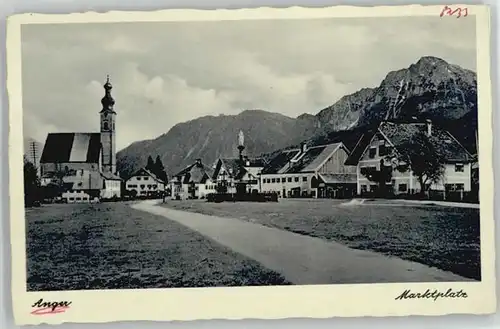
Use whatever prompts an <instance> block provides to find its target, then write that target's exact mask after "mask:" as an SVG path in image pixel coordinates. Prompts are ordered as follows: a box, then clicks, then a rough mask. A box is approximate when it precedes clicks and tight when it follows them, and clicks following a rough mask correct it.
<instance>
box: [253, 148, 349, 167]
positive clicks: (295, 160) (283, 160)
mask: <svg viewBox="0 0 500 329" xmlns="http://www.w3.org/2000/svg"><path fill="white" fill-rule="evenodd" d="M341 147H342V148H344V149H346V148H345V147H344V145H343V143H341V142H339V143H334V144H327V145H318V146H312V147H309V148H307V150H306V151H305V152H303V153H302V152H301V151H300V150H299V149H293V150H284V151H282V152H280V153H278V154H277V155H276V156H275V157H274V158H272V159H271V161H270V162H269V165H267V166H265V167H264V169H263V170H262V174H295V173H301V172H302V173H303V172H314V171H316V170H318V169H319V167H321V166H322V165H323V164H324V163H325V161H326V160H328V158H329V157H331V156H332V154H333V153H335V152H336V151H337V150H338V149H339V148H341ZM346 150H347V149H346Z"/></svg>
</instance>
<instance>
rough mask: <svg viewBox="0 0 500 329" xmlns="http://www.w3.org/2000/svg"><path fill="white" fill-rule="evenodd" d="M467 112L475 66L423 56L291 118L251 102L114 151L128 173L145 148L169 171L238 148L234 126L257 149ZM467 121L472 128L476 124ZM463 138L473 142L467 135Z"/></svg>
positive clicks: (472, 105) (250, 149)
mask: <svg viewBox="0 0 500 329" xmlns="http://www.w3.org/2000/svg"><path fill="white" fill-rule="evenodd" d="M469 113H472V117H474V115H475V113H477V81H476V73H475V72H473V71H471V70H467V69H463V68H461V67H460V66H458V65H454V64H449V63H447V62H446V61H444V60H443V59H441V58H438V57H434V56H424V57H421V58H420V59H419V60H418V61H417V62H415V63H413V64H411V65H410V66H409V67H407V68H403V69H400V70H395V71H390V72H388V73H387V74H386V76H385V78H384V79H383V80H382V81H381V83H380V85H379V86H378V87H375V88H362V89H360V90H358V91H356V92H354V93H352V94H348V95H345V96H343V97H342V98H340V99H339V100H338V101H337V102H335V103H333V104H332V105H330V106H328V107H325V108H323V109H321V110H320V111H318V113H317V114H316V115H313V114H309V113H303V114H301V115H299V116H298V117H296V118H292V117H288V116H286V115H283V114H281V113H276V112H268V111H265V110H262V109H252V110H244V111H242V112H240V113H239V114H235V115H226V114H223V115H219V116H204V117H200V118H196V119H193V120H190V121H187V122H183V123H179V124H177V125H175V126H174V127H172V128H171V129H170V130H169V131H168V132H166V133H165V134H162V135H161V136H159V137H157V138H155V139H152V140H148V141H138V142H136V143H133V144H131V145H130V146H128V147H126V148H124V149H123V150H121V151H120V152H118V154H117V161H118V168H119V171H120V172H121V173H122V174H123V175H125V176H126V175H127V174H130V173H131V172H132V171H135V170H136V169H138V168H140V167H141V166H144V165H145V163H146V159H147V156H149V155H151V156H153V157H155V156H156V155H160V157H161V159H162V161H163V163H164V164H165V167H166V168H167V170H168V172H169V173H170V174H173V173H175V172H176V171H178V170H180V169H182V168H183V167H184V166H186V165H189V164H190V163H192V162H193V161H194V160H195V159H196V158H202V159H203V160H204V162H205V163H207V164H208V165H211V164H212V163H213V162H215V160H216V159H217V158H218V157H219V156H221V157H234V156H237V151H236V146H237V134H238V132H239V130H242V131H243V132H244V134H245V144H246V147H247V148H246V150H245V151H246V153H247V154H248V155H249V156H258V155H260V154H262V153H271V152H274V151H276V150H279V149H281V148H284V147H287V146H290V145H295V144H298V143H300V142H301V141H303V140H311V141H312V142H313V143H315V142H318V141H323V142H328V141H329V140H330V139H329V138H333V137H331V136H335V135H336V134H335V133H336V132H339V131H346V130H347V131H350V130H356V129H357V130H360V128H362V127H365V126H370V125H373V124H376V123H377V122H380V121H382V120H390V119H410V118H415V117H416V118H419V119H427V118H428V119H432V120H436V121H437V122H443V123H444V124H446V122H447V121H455V120H459V119H460V118H462V117H464V116H466V115H468V114H469ZM476 121H477V120H476ZM457 122H459V121H457ZM460 124H464V122H462V121H460ZM466 128H467V129H468V130H473V129H477V124H476V127H474V125H468V126H467V127H466ZM458 133H460V130H458ZM337 135H338V134H337ZM468 135H471V134H470V133H468ZM328 136H330V137H328ZM458 137H459V139H460V136H458ZM334 139H335V138H334ZM467 140H468V141H470V142H472V138H470V137H469V138H468V139H467Z"/></svg>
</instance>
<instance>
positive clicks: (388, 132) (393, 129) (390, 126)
mask: <svg viewBox="0 0 500 329" xmlns="http://www.w3.org/2000/svg"><path fill="white" fill-rule="evenodd" d="M426 131H427V126H426V124H425V123H395V122H382V123H381V124H380V126H379V128H378V129H377V130H376V131H372V132H367V133H365V134H364V135H363V136H362V137H361V138H360V140H359V141H358V144H356V147H355V149H354V150H353V152H352V153H351V155H350V156H349V157H348V158H347V160H346V162H345V164H346V165H356V164H357V163H358V161H359V159H360V158H361V157H362V156H363V153H364V152H365V151H366V148H367V146H368V145H369V144H370V142H371V140H372V138H373V136H374V135H375V134H376V133H377V132H378V133H380V134H381V135H382V136H384V137H385V138H387V139H388V141H389V142H390V143H391V144H392V145H393V146H394V147H395V148H396V149H397V148H398V147H399V146H401V145H402V144H403V143H405V141H407V140H408V138H409V137H411V136H414V135H417V134H419V133H425V132H426ZM429 138H430V139H431V141H432V143H433V144H434V145H435V146H436V149H437V152H439V153H440V154H441V155H442V156H443V158H444V159H445V160H446V161H447V162H469V161H471V160H472V156H471V155H470V154H469V153H468V152H467V150H466V149H465V147H463V146H462V144H460V143H459V142H458V141H457V139H456V138H455V137H453V135H451V133H450V132H448V131H446V130H444V129H441V128H439V127H437V126H435V125H433V126H432V134H431V136H430V137H429Z"/></svg>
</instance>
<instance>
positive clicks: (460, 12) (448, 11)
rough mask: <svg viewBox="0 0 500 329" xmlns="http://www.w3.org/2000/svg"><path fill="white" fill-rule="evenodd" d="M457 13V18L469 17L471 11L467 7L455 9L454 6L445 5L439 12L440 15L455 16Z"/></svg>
mask: <svg viewBox="0 0 500 329" xmlns="http://www.w3.org/2000/svg"><path fill="white" fill-rule="evenodd" d="M455 14H456V17H457V18H460V17H467V15H469V12H468V11H467V7H465V8H455V9H453V8H452V7H449V6H444V8H443V10H441V13H440V14H439V17H443V16H454V15H455Z"/></svg>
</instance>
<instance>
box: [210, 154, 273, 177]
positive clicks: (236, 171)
mask: <svg viewBox="0 0 500 329" xmlns="http://www.w3.org/2000/svg"><path fill="white" fill-rule="evenodd" d="M243 161H244V165H243V167H242V166H241V160H240V159H239V158H220V159H219V160H217V165H216V167H215V170H214V173H213V177H212V178H213V179H216V178H217V176H218V175H219V172H220V170H221V168H222V167H224V168H225V170H226V172H227V173H228V176H229V178H234V179H240V178H241V177H243V176H244V175H245V174H246V173H247V172H248V173H250V174H252V175H254V176H256V175H257V174H258V173H259V172H260V170H261V169H262V168H263V167H264V161H263V160H262V159H261V158H254V159H251V158H246V159H244V160H243Z"/></svg>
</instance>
